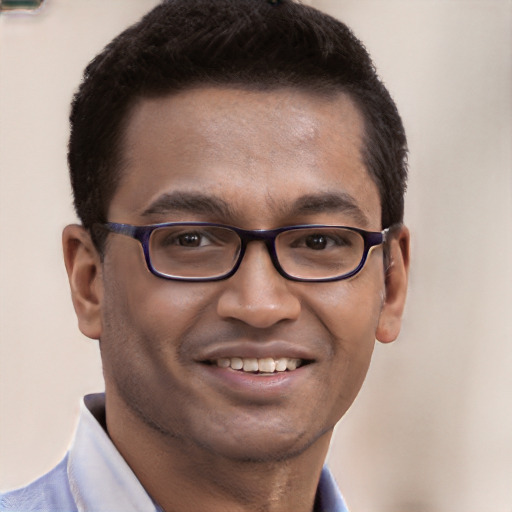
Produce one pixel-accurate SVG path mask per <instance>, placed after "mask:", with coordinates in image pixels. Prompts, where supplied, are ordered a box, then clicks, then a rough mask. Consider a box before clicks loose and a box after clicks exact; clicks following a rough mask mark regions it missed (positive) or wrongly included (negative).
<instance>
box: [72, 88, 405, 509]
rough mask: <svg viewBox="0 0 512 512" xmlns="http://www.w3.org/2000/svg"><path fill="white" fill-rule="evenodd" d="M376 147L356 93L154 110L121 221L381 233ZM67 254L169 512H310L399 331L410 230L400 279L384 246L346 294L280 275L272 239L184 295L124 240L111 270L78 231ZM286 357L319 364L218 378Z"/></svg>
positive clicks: (138, 116)
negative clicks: (367, 381) (361, 397)
mask: <svg viewBox="0 0 512 512" xmlns="http://www.w3.org/2000/svg"><path fill="white" fill-rule="evenodd" d="M362 135H363V121H362V118H361V115H360V113H359V112H358V110H357V109H356V107H355V106H354V104H353V103H352V102H351V101H350V99H349V98H347V97H346V96H344V95H342V94H340V95H338V96H335V97H330V98H326V97H320V96H315V95H312V94H309V93H305V92H301V91H295V90H290V89H283V90H275V91H270V92H268V91H266V92H254V91H247V90H240V89H228V88H197V89H191V90H187V91H185V92H181V93H179V94H176V95H171V96H168V97H164V98H158V99H143V100H141V101H139V103H138V104H137V105H136V106H135V108H134V109H133V111H132V112H131V115H130V118H129V119H128V123H127V129H126V133H125V139H124V157H125V158H124V162H125V166H124V168H123V171H122V179H121V182H120V185H119V187H118V189H117V191H116V193H115V195H114V197H113V199H112V202H111V204H110V208H109V220H110V221H113V222H121V223H130V224H135V225H144V224H152V223H157V222H172V221H208V222H218V223H223V224H229V225H233V226H238V227H241V228H246V229H271V228H276V227H280V226H286V225H294V224H315V223H316V224H318V223H322V224H336V225H347V226H354V227H359V228H363V229H367V230H371V231H380V230H381V229H382V226H381V214H380V212H381V203H380V198H379V194H378V190H377V187H376V185H375V183H374V182H373V181H372V180H371V178H370V177H369V175H368V173H367V171H366V169H365V167H364V165H363V163H362V159H361V147H362ZM63 241H64V254H65V261H66V267H67V270H68V274H69V280H70V285H71V290H72V296H73V302H74V306H75V309H76V312H77V316H78V321H79V327H80V329H81V331H82V332H83V333H84V334H85V335H87V336H89V337H91V338H94V339H100V348H101V355H102V361H103V368H104V375H105V384H106V400H107V408H106V413H107V428H108V433H109V435H110V437H111V438H112V440H113V442H114V443H115V445H116V446H117V448H118V449H119V451H120V452H121V454H122V455H123V456H124V458H125V459H126V460H127V462H128V464H129V465H130V466H131V467H132V469H133V471H134V472H135V474H136V475H137V476H138V478H139V480H140V481H141V483H142V484H143V485H144V487H145V488H146V490H147V491H148V492H149V493H150V494H151V496H152V497H153V498H154V499H155V500H156V501H157V502H158V503H159V504H160V505H161V506H162V507H163V508H164V509H165V510H166V511H167V512H170V511H177V510H179V511H181V512H187V511H197V510H209V511H213V512H215V511H221V510H223V511H225V510H230V511H240V512H241V511H256V510H258V511H263V510H265V511H282V512H284V511H290V512H291V511H294V512H302V511H304V512H306V511H308V512H310V511H311V510H312V508H313V501H314V496H315V492H316V486H317V483H318V478H319V474H320V471H321V468H322V465H323V462H324V459H325V456H326V452H327V449H328V446H329V441H330V438H331V435H332V432H333V428H334V426H335V424H336V423H337V421H338V420H339V419H340V418H341V417H342V416H343V414H344V413H345V412H346V410H347V409H348V408H349V406H350V405H351V403H352V402H353V400H354V398H355V397H356V395H357V393H358V391H359V389H360V387H361V385H362V383H363V380H364V378H365V375H366V372H367V369H368V366H369V363H370V359H371V355H372V351H373V347H374V343H375V339H376V338H377V339H378V340H380V341H382V342H390V341H393V340H394V339H395V338H396V337H397V335H398V333H399V330H400V322H401V315H402V311H403V306H404V301H405V294H406V287H407V271H408V245H409V235H408V231H407V229H406V228H405V227H403V228H400V229H399V230H397V231H396V233H395V234H394V236H393V237H392V239H391V242H390V249H389V250H390V258H391V259H390V261H391V264H390V267H389V270H388V272H387V273H385V269H384V265H383V250H382V247H377V248H375V249H374V250H372V252H371V253H370V255H369V258H368V261H367V263H366V265H365V267H364V269H363V270H362V271H361V272H360V273H359V274H358V275H357V276H355V277H354V278H352V279H349V280H344V281H338V282H332V283H300V282H293V281H290V280H287V279H285V278H283V277H282V276H280V275H279V274H278V273H277V271H276V270H275V269H274V267H273V265H272V263H271V261H270V258H269V256H268V253H267V251H266V249H265V247H264V245H263V243H261V242H253V243H251V244H249V246H248V250H247V253H246V255H245V258H244V261H243V262H242V264H241V267H240V269H239V270H238V272H237V273H236V274H235V275H234V276H232V277H231V278H229V279H227V280H224V281H220V282H209V283H208V282H207V283H186V282H177V281H168V280H164V279H160V278H157V277H155V276H153V275H152V274H151V273H150V272H149V271H148V270H147V268H146V266H145V263H144V260H143V255H142V250H141V247H140V244H139V243H138V242H137V241H135V240H133V239H130V238H128V237H126V236H122V235H110V236H109V240H108V244H107V247H106V252H105V257H104V260H103V261H101V260H100V258H99V255H98V254H97V252H96V250H95V248H94V246H93V245H92V243H91V241H90V238H89V235H88V233H87V232H85V231H84V230H83V229H82V228H81V227H80V226H68V227H67V228H66V229H65V230H64V235H63ZM283 352H285V353H283ZM288 352H289V353H293V354H297V353H299V354H300V356H301V357H304V358H308V359H309V360H310V361H312V362H311V364H308V365H307V366H304V367H302V368H300V369H299V370H297V371H296V372H287V373H286V376H285V377H283V378H282V379H281V380H278V379H272V378H270V379H269V378H268V377H265V376H255V375H251V374H246V375H245V374H237V377H236V379H237V380H235V381H232V380H230V378H231V376H230V374H232V373H233V370H222V371H217V369H216V368H215V367H212V366H208V365H206V364H204V361H205V359H208V358H210V357H215V356H219V354H222V355H224V356H225V355H227V356H236V355H247V354H249V353H251V354H253V353H255V354H257V355H258V356H259V357H262V356H263V354H265V355H268V356H271V357H279V356H287V355H288Z"/></svg>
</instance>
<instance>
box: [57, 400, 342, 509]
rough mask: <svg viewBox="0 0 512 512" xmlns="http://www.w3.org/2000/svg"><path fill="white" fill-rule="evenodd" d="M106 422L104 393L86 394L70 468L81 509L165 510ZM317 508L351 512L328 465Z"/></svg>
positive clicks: (74, 494)
mask: <svg viewBox="0 0 512 512" xmlns="http://www.w3.org/2000/svg"><path fill="white" fill-rule="evenodd" d="M104 423H105V396H104V394H95V395H87V396H86V397H84V399H83V400H82V403H81V405H80V420H79V423H78V428H77V431H76V434H75V438H74V440H73V443H72V445H71V448H70V451H69V458H68V468H67V469H68V476H69V483H70V487H71V493H72V494H73V497H74V499H75V501H76V503H77V506H78V510H79V511H80V512H86V511H90V510H94V511H95V512H161V510H160V508H159V507H158V505H156V504H155V503H154V502H153V500H152V499H151V497H150V496H149V495H148V494H147V492H146V491H145V489H144V488H143V487H142V484H141V483H140V482H139V480H138V479H137V477H136V476H135V474H134V473H133V471H132V470H131V469H130V467H129V466H128V464H127V463H126V461H125V460H124V459H123V457H122V456H121V454H120V453H119V452H118V451H117V449H116V447H115V446H114V444H113V443H112V441H111V440H110V438H109V437H108V435H107V434H106V432H105V430H104ZM102 425H103V426H102ZM315 512H348V510H347V508H346V505H345V502H344V501H343V497H342V496H341V494H340V491H339V489H338V486H337V485H336V482H335V481H334V478H333V476H332V475H331V473H330V472H329V470H328V469H327V467H324V468H323V470H322V474H321V477H320V482H319V484H318V491H317V496H316V500H315Z"/></svg>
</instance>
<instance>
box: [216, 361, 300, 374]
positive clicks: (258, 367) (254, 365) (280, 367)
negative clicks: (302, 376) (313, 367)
mask: <svg viewBox="0 0 512 512" xmlns="http://www.w3.org/2000/svg"><path fill="white" fill-rule="evenodd" d="M213 363H214V364H216V365H217V366H218V367H219V368H231V369H233V370H237V371H243V372H248V373H267V374H268V373H276V372H285V371H293V370H296V369H297V368H299V367H300V366H302V365H303V364H304V361H303V360H302V359H296V358H292V357H279V358H277V359H274V358H272V357H263V358H258V359H257V358H255V357H222V358H219V359H217V360H215V361H213Z"/></svg>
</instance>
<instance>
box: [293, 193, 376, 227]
mask: <svg viewBox="0 0 512 512" xmlns="http://www.w3.org/2000/svg"><path fill="white" fill-rule="evenodd" d="M291 212H292V213H297V214H315V213H346V214H348V215H350V216H351V217H353V218H354V220H355V221H358V222H360V223H362V224H364V225H367V224H368V218H367V216H366V215H365V214H364V212H363V210H362V209H361V208H360V207H359V206H358V204H357V202H356V200H355V199H354V197H353V196H351V195H350V194H348V193H347V192H325V193H319V194H306V195H304V196H302V197H300V198H299V199H297V200H296V201H295V203H294V205H293V206H292V208H291Z"/></svg>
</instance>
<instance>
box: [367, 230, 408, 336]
mask: <svg viewBox="0 0 512 512" xmlns="http://www.w3.org/2000/svg"><path fill="white" fill-rule="evenodd" d="M409 240H410V235H409V230H408V229H407V228H406V227H405V226H401V227H400V228H399V230H398V231H396V232H395V233H393V234H392V235H391V240H390V242H389V263H388V267H387V269H386V277H385V286H386V296H385V298H384V302H383V306H382V310H381V314H380V318H379V323H378V326H377V332H376V335H375V336H376V338H377V340H379V341H380V342H382V343H390V342H391V341H394V340H395V339H396V338H397V337H398V334H399V333H400V328H401V325H402V314H403V311H404V306H405V298H406V295H407V282H408V277H409Z"/></svg>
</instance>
